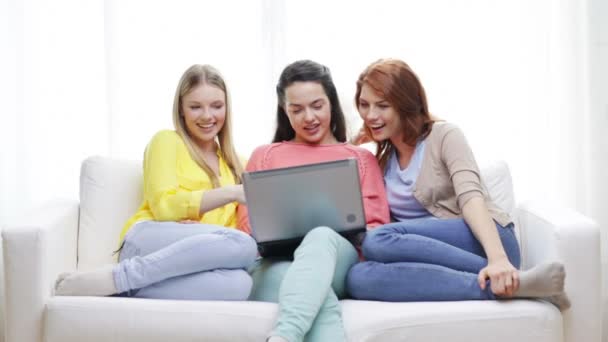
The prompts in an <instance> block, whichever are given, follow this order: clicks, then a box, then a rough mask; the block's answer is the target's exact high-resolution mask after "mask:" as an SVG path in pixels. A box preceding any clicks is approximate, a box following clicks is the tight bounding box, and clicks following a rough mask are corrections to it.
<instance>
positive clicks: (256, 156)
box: [236, 146, 265, 235]
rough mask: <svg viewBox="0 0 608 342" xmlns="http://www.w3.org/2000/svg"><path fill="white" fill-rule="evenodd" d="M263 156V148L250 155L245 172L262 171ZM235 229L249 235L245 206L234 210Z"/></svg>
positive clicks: (249, 229) (240, 205)
mask: <svg viewBox="0 0 608 342" xmlns="http://www.w3.org/2000/svg"><path fill="white" fill-rule="evenodd" d="M264 154H265V146H260V147H258V148H256V149H255V150H254V151H253V153H252V154H251V158H249V161H248V162H247V166H246V167H245V171H257V170H261V169H262V160H263V156H264ZM236 217H237V227H238V229H239V230H241V231H243V232H245V233H247V234H250V235H251V226H250V225H249V213H248V211H247V206H246V205H243V204H239V206H238V207H237V209H236Z"/></svg>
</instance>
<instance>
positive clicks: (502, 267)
mask: <svg viewBox="0 0 608 342" xmlns="http://www.w3.org/2000/svg"><path fill="white" fill-rule="evenodd" d="M488 278H489V279H490V285H491V287H492V293H494V294H495V295H497V296H504V297H511V296H513V294H514V293H515V292H516V291H517V290H518V289H519V273H518V271H517V269H516V268H515V267H513V265H511V263H510V262H509V259H507V257H504V258H500V259H497V260H493V261H490V262H488V266H486V267H484V268H483V269H482V270H481V271H480V272H479V275H478V276H477V282H478V283H479V287H481V289H482V290H484V289H485V288H486V280H487V279H488Z"/></svg>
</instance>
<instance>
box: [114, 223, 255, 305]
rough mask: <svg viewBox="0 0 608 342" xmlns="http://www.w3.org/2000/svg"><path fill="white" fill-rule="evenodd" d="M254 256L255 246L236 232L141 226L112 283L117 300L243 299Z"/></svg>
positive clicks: (190, 226)
mask: <svg viewBox="0 0 608 342" xmlns="http://www.w3.org/2000/svg"><path fill="white" fill-rule="evenodd" d="M256 256H257V245H256V243H255V241H254V240H253V239H252V238H251V237H250V236H249V235H247V234H245V233H243V232H241V231H238V230H236V229H232V228H225V227H221V226H214V225H205V224H182V223H177V222H158V221H143V222H139V223H137V224H136V225H135V226H134V227H133V228H131V229H130V230H129V232H128V233H127V236H126V237H125V241H124V245H123V247H122V249H121V251H120V258H119V259H120V262H119V263H118V264H117V265H116V266H115V267H114V270H113V274H114V283H115V285H116V289H117V290H118V291H119V293H120V296H129V297H138V298H157V299H185V300H246V299H247V297H248V296H249V293H250V292H251V287H252V280H251V277H250V276H249V274H248V273H247V271H246V269H247V268H248V267H250V266H251V265H252V264H253V263H254V261H255V258H256Z"/></svg>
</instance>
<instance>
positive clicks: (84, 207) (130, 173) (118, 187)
mask: <svg viewBox="0 0 608 342" xmlns="http://www.w3.org/2000/svg"><path fill="white" fill-rule="evenodd" d="M481 177H482V180H483V182H484V184H485V185H486V188H487V189H488V193H489V195H490V198H491V199H492V200H493V201H494V202H495V203H496V204H497V205H498V206H499V207H500V208H502V209H503V210H505V211H507V212H508V213H512V212H513V208H514V206H515V200H514V196H513V185H512V181H511V175H510V173H509V168H508V166H507V164H506V163H505V162H495V163H492V164H488V165H487V166H484V167H482V168H481ZM142 178H143V177H142V166H141V162H140V161H129V160H120V159H112V158H106V157H90V158H88V159H86V160H85V161H84V162H83V163H82V167H81V174H80V226H79V234H78V268H79V269H91V268H95V267H98V266H100V265H103V264H106V263H112V262H114V261H115V258H114V257H113V256H112V253H113V251H115V250H116V249H117V248H118V238H119V235H120V231H121V230H122V227H123V225H124V224H125V222H126V221H127V219H128V218H129V217H131V215H133V214H134V213H135V212H136V210H137V208H138V207H139V205H140V204H141V201H142V190H143V185H142V181H143V179H142ZM516 231H517V230H516Z"/></svg>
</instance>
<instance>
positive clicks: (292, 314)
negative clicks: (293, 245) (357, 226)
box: [250, 227, 358, 342]
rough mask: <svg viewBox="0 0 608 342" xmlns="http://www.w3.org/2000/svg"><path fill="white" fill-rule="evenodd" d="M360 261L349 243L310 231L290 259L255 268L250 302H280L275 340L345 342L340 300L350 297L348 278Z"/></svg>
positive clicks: (265, 262) (266, 262) (272, 260)
mask: <svg viewBox="0 0 608 342" xmlns="http://www.w3.org/2000/svg"><path fill="white" fill-rule="evenodd" d="M357 260H358V255H357V251H356V250H355V248H354V247H353V245H352V244H351V243H350V242H348V241H347V240H346V239H345V238H343V237H342V236H340V235H339V234H338V233H336V232H335V231H334V230H333V229H331V228H327V227H318V228H315V229H313V230H311V231H310V232H309V233H308V234H307V235H306V236H305V237H304V240H303V241H302V243H301V244H300V246H299V247H298V248H297V249H296V251H295V252H294V259H293V262H292V261H290V260H289V259H287V258H284V259H279V258H265V259H262V260H259V261H258V262H257V263H256V265H254V267H252V269H251V273H252V277H253V283H254V286H253V291H252V293H251V297H250V299H251V300H256V301H266V302H278V303H279V314H278V318H277V322H276V324H275V327H274V330H273V332H272V333H271V335H278V336H282V337H283V338H285V339H287V340H288V341H290V342H296V341H302V340H305V341H336V342H339V341H346V335H345V331H344V325H343V323H342V310H341V307H340V302H339V301H338V298H340V297H343V296H344V295H345V293H346V291H345V288H344V279H345V278H346V274H347V272H348V270H349V269H350V267H351V266H352V265H353V264H355V263H356V262H357Z"/></svg>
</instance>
